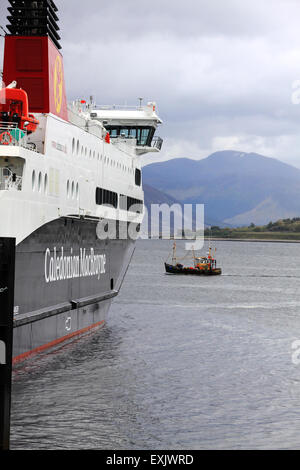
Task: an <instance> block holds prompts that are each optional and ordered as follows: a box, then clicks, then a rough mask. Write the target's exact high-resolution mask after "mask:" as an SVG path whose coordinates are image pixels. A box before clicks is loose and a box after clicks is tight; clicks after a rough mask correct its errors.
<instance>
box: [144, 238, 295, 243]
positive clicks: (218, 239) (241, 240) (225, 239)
mask: <svg viewBox="0 0 300 470" xmlns="http://www.w3.org/2000/svg"><path fill="white" fill-rule="evenodd" d="M149 240H175V241H177V240H184V241H189V242H193V241H194V240H193V239H191V238H183V237H182V238H176V237H171V238H164V237H155V238H150V237H149ZM198 240H201V238H199V239H198ZM204 240H205V241H208V240H209V238H208V237H204ZM210 240H212V241H222V242H251V243H261V242H268V243H300V239H299V240H293V239H278V238H277V239H276V238H274V239H272V238H217V237H211V238H210Z"/></svg>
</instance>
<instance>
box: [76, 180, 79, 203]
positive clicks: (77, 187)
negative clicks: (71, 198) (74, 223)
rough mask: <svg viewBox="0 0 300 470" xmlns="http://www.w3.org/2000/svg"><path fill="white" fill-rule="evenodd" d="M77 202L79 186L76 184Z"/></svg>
mask: <svg viewBox="0 0 300 470" xmlns="http://www.w3.org/2000/svg"><path fill="white" fill-rule="evenodd" d="M76 200H77V201H78V200H79V184H78V183H77V184H76Z"/></svg>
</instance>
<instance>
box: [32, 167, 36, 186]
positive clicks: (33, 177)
mask: <svg viewBox="0 0 300 470" xmlns="http://www.w3.org/2000/svg"><path fill="white" fill-rule="evenodd" d="M32 190H33V191H34V190H35V171H34V170H33V172H32Z"/></svg>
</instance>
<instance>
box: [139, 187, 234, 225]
mask: <svg viewBox="0 0 300 470" xmlns="http://www.w3.org/2000/svg"><path fill="white" fill-rule="evenodd" d="M143 189H144V194H145V206H146V208H147V211H148V224H149V227H150V226H151V224H150V220H151V205H152V204H158V205H161V204H167V205H168V206H169V207H171V206H173V208H175V209H176V207H175V206H176V205H179V206H180V210H179V211H177V213H180V211H181V212H183V211H184V207H183V203H182V202H181V201H178V200H177V199H175V198H174V197H172V196H170V195H168V194H166V193H164V192H163V191H159V190H158V189H156V188H154V187H153V186H150V185H149V184H146V183H144V184H143ZM188 222H189V221H188V220H186V224H187V226H188ZM191 223H192V222H190V224H191ZM205 224H206V225H218V226H220V227H223V226H224V224H222V221H220V220H214V219H210V218H209V217H206V221H205ZM228 225H230V224H227V226H228ZM172 227H173V225H172ZM172 227H171V228H172Z"/></svg>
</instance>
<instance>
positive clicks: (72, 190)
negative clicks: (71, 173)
mask: <svg viewBox="0 0 300 470" xmlns="http://www.w3.org/2000/svg"><path fill="white" fill-rule="evenodd" d="M74 188H75V185H74V181H72V189H71V197H72V199H73V198H74Z"/></svg>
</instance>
